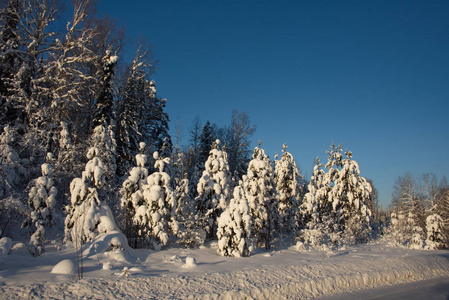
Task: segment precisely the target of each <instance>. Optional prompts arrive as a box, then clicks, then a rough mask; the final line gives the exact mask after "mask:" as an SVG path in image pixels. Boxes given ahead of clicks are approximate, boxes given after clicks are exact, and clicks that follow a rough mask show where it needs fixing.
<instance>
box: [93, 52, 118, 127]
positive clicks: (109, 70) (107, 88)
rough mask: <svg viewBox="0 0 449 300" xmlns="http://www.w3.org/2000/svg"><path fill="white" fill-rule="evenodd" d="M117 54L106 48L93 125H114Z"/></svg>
mask: <svg viewBox="0 0 449 300" xmlns="http://www.w3.org/2000/svg"><path fill="white" fill-rule="evenodd" d="M117 60H118V57H117V55H111V52H110V50H106V55H105V56H104V57H103V58H102V65H103V68H102V69H101V71H100V72H99V73H100V74H99V83H98V85H99V91H98V96H97V99H96V110H95V111H94V117H93V125H94V126H98V125H103V126H105V127H108V126H109V125H112V120H113V107H114V92H113V90H112V85H111V81H112V76H113V75H114V68H115V66H116V65H117Z"/></svg>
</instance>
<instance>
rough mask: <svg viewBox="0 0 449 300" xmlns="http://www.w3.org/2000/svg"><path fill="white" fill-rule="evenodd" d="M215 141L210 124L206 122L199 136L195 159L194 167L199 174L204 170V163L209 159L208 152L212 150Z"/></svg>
mask: <svg viewBox="0 0 449 300" xmlns="http://www.w3.org/2000/svg"><path fill="white" fill-rule="evenodd" d="M215 140H216V138H215V132H214V128H213V127H212V126H211V124H210V122H209V121H207V122H206V124H204V125H203V128H202V130H201V134H200V136H199V144H198V153H197V157H196V159H197V162H196V165H197V167H198V169H199V170H200V173H202V171H203V170H204V163H205V162H206V160H207V158H208V157H209V154H210V150H211V149H212V145H213V143H214V141H215Z"/></svg>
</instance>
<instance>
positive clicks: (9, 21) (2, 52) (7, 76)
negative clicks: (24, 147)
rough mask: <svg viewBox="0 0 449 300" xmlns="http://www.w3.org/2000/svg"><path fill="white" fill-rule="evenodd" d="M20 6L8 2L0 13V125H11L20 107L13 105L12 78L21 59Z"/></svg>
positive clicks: (11, 1)
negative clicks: (0, 26) (0, 27)
mask: <svg viewBox="0 0 449 300" xmlns="http://www.w3.org/2000/svg"><path fill="white" fill-rule="evenodd" d="M21 10H22V5H21V1H19V0H9V1H8V3H7V4H6V7H5V8H4V9H3V10H2V11H1V13H0V21H1V25H2V29H1V31H0V38H1V41H2V43H1V44H0V109H1V111H2V114H1V116H0V124H2V125H3V124H5V123H10V124H12V122H13V121H15V120H16V119H17V117H18V114H19V110H20V107H21V106H19V105H18V103H15V101H14V100H15V99H14V97H11V96H12V95H13V94H14V77H15V74H17V72H18V71H19V68H20V65H21V63H22V60H23V57H22V56H21V55H20V50H21V49H20V46H21V41H20V38H21V37H20V33H19V20H20V17H21Z"/></svg>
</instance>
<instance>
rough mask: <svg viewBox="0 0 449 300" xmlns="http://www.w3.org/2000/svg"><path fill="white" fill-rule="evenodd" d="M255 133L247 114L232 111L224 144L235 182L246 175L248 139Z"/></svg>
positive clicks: (248, 152)
mask: <svg viewBox="0 0 449 300" xmlns="http://www.w3.org/2000/svg"><path fill="white" fill-rule="evenodd" d="M255 132H256V125H251V121H250V118H249V116H248V114H247V113H245V112H238V111H237V110H236V109H234V110H233V111H232V117H231V126H230V127H229V128H228V130H227V133H226V140H225V142H226V145H227V149H228V150H227V151H228V153H229V170H230V172H231V174H232V176H233V177H234V178H235V181H236V182H238V179H240V178H242V176H243V175H244V174H245V173H246V169H247V166H248V162H249V161H250V158H251V156H250V154H251V150H250V149H249V145H250V141H249V138H250V137H251V136H252V135H253V134H254V133H255Z"/></svg>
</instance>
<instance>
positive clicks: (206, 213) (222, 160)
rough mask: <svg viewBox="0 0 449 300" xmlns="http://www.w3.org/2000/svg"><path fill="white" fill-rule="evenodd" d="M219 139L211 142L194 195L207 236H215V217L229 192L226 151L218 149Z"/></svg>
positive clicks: (222, 206) (225, 204)
mask: <svg viewBox="0 0 449 300" xmlns="http://www.w3.org/2000/svg"><path fill="white" fill-rule="evenodd" d="M219 144H220V140H216V141H215V142H214V143H213V144H212V149H211V150H210V153H209V157H208V159H207V161H206V162H205V164H204V168H205V170H204V171H203V175H202V176H201V178H200V180H199V182H198V186H197V191H198V197H196V199H195V202H196V207H197V211H198V213H199V214H200V216H201V217H202V218H204V219H205V222H206V231H207V233H208V238H209V239H213V238H214V237H215V236H216V230H217V218H218V216H219V215H220V214H221V213H222V212H223V210H224V209H225V208H226V206H227V204H228V201H229V196H230V195H229V193H230V190H229V189H230V175H229V165H228V158H227V154H226V151H225V150H224V149H222V150H219V149H218V147H219Z"/></svg>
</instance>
